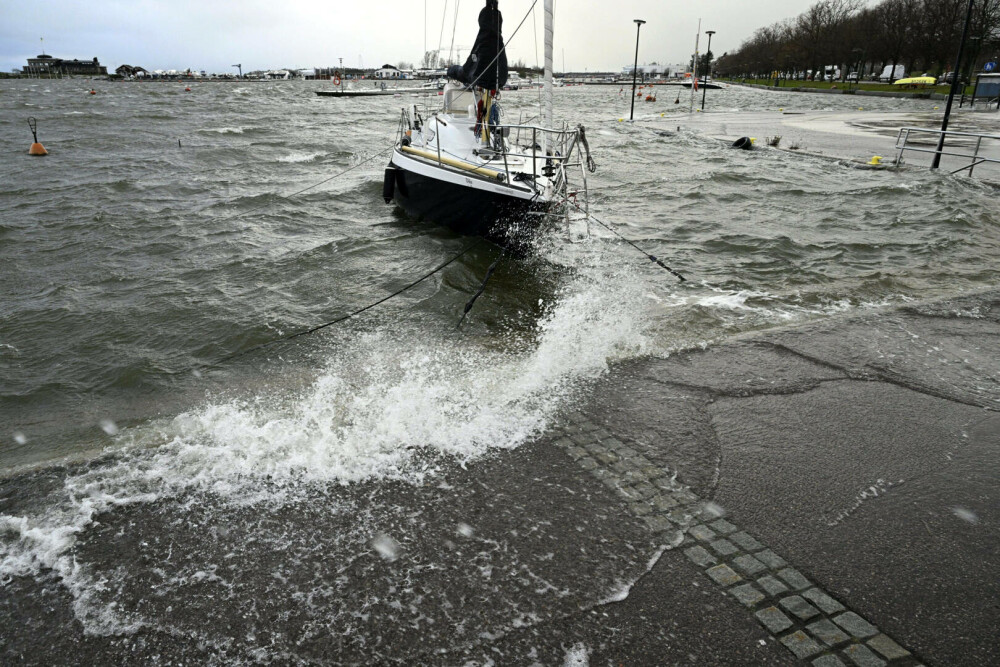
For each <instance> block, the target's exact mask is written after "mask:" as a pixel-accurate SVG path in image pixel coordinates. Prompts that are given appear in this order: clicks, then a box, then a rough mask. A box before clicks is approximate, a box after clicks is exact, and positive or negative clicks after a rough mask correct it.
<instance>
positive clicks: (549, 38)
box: [542, 0, 555, 149]
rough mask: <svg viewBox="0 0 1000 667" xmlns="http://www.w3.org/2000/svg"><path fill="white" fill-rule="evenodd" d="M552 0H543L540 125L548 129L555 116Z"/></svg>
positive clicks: (546, 135)
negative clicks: (542, 67)
mask: <svg viewBox="0 0 1000 667" xmlns="http://www.w3.org/2000/svg"><path fill="white" fill-rule="evenodd" d="M553 4H554V0H545V117H544V118H543V119H542V127H545V128H548V129H550V130H551V129H554V128H555V118H554V116H553V113H552V42H553V23H554V21H555V19H554V16H553V9H552V7H553ZM544 139H545V146H544V147H545V148H546V149H548V134H545V135H544Z"/></svg>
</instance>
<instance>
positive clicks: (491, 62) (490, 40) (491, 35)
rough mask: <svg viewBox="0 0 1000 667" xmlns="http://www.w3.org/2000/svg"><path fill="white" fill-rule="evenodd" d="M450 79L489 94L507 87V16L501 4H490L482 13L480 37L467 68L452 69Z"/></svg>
mask: <svg viewBox="0 0 1000 667" xmlns="http://www.w3.org/2000/svg"><path fill="white" fill-rule="evenodd" d="M448 78H451V79H455V80H456V81H460V82H462V83H464V84H465V85H466V86H470V85H472V84H473V83H474V84H475V85H476V86H478V87H480V88H486V89H487V90H500V89H501V88H503V87H504V85H506V83H507V52H506V50H505V49H504V43H503V16H502V15H501V14H500V10H499V9H498V8H497V0H486V6H485V7H483V10H482V11H481V12H479V35H477V36H476V43H475V44H474V45H473V46H472V53H470V54H469V58H468V59H467V60H466V61H465V64H464V65H461V66H460V65H452V66H451V67H449V68H448Z"/></svg>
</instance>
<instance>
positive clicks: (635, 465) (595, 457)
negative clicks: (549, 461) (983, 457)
mask: <svg viewBox="0 0 1000 667" xmlns="http://www.w3.org/2000/svg"><path fill="white" fill-rule="evenodd" d="M555 443H556V444H557V445H559V446H560V447H562V448H563V449H565V450H566V452H567V454H569V456H570V457H571V458H572V459H574V460H575V461H576V462H577V463H578V464H579V465H580V466H581V467H582V468H583V469H584V470H586V471H588V472H590V474H591V475H593V476H594V477H595V478H597V479H598V480H599V481H600V482H601V483H603V484H604V485H606V486H607V487H608V488H610V489H611V490H612V491H614V492H615V493H616V494H617V495H618V496H619V497H620V498H621V499H622V501H623V502H624V503H625V505H626V507H627V508H628V509H629V511H630V512H631V513H632V514H633V515H634V516H636V517H637V518H639V519H640V520H641V521H642V522H643V523H644V524H645V525H646V527H647V528H648V529H649V531H650V532H652V533H656V534H661V535H662V536H663V537H664V538H666V542H667V543H668V544H669V545H670V546H669V547H668V548H670V549H673V548H680V549H682V550H683V552H684V555H685V556H687V558H688V559H689V560H690V561H691V562H693V563H694V564H695V565H697V566H698V567H699V568H701V570H702V571H703V572H704V573H705V575H706V576H707V577H709V578H710V579H711V580H712V581H713V582H715V584H716V585H717V586H719V588H721V589H722V590H723V591H725V593H726V594H728V595H731V596H732V597H733V598H735V599H736V600H737V601H738V602H739V603H740V604H742V605H743V606H744V607H746V608H747V609H748V610H749V611H750V612H751V613H752V614H753V615H754V617H755V618H756V619H757V620H758V621H759V622H760V624H761V625H763V626H764V627H765V628H766V629H767V630H768V632H770V633H771V634H772V635H774V636H775V637H776V638H777V639H778V641H780V642H781V644H782V645H784V646H785V647H786V648H787V649H788V650H789V651H791V652H792V653H793V654H794V655H795V656H796V657H798V658H799V659H801V660H803V661H805V662H809V663H810V664H812V665H813V666H814V667H835V666H837V665H857V666H858V667H868V666H872V667H881V666H884V665H892V666H893V667H923V666H922V665H920V664H919V661H918V660H917V659H916V658H915V657H914V656H913V655H912V654H911V653H910V652H909V651H907V650H906V649H904V648H903V647H902V646H900V645H899V644H898V643H897V642H895V641H893V640H892V639H891V638H889V637H888V636H886V635H885V634H883V633H882V632H881V631H880V630H879V629H878V628H877V627H876V626H875V625H873V624H872V623H869V622H868V621H867V620H865V619H864V618H863V617H861V616H860V615H859V614H857V613H855V612H853V611H851V610H850V609H849V608H848V607H847V606H846V605H844V604H843V603H841V602H839V601H838V600H836V599H835V598H833V597H832V596H831V595H830V594H829V593H827V592H826V591H824V590H822V589H821V588H820V587H819V586H817V585H815V584H814V583H813V582H812V581H810V580H809V579H808V577H806V576H805V575H804V574H802V573H801V572H799V571H798V570H796V569H795V568H794V567H792V566H790V565H789V564H788V563H787V562H786V561H785V559H783V558H782V557H781V556H779V555H778V554H776V553H775V552H774V551H773V550H771V549H769V548H768V547H767V545H765V544H763V543H761V542H760V541H759V540H758V539H757V538H755V537H753V536H752V535H750V534H748V533H746V532H745V531H742V530H740V529H739V527H738V526H735V525H733V524H732V523H730V522H729V521H728V520H726V519H725V518H723V514H724V511H723V510H722V508H720V507H718V506H717V505H715V504H714V503H712V502H708V501H705V500H703V499H701V498H699V497H698V496H697V495H695V494H694V493H692V492H691V490H690V489H689V488H688V487H686V486H684V485H683V484H681V483H679V482H678V481H677V474H676V471H675V472H671V471H670V470H667V469H664V468H661V467H660V466H657V465H655V464H654V463H653V462H652V461H650V460H649V459H648V458H646V457H645V456H643V455H642V454H641V453H639V452H638V451H636V449H635V448H632V447H629V446H628V445H626V444H625V443H624V442H622V441H621V440H620V439H618V438H616V437H614V436H613V435H612V434H611V433H609V432H607V431H606V430H604V429H602V428H601V427H599V426H597V425H596V424H594V423H593V422H591V421H590V420H589V419H588V418H587V416H586V415H584V414H583V413H579V412H577V413H574V414H572V415H570V416H569V425H568V426H565V427H563V428H562V429H561V430H560V431H559V432H558V434H557V435H556V438H555Z"/></svg>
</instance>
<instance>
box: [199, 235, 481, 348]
mask: <svg viewBox="0 0 1000 667" xmlns="http://www.w3.org/2000/svg"><path fill="white" fill-rule="evenodd" d="M485 241H486V239H477V240H476V241H473V242H472V243H470V244H469V245H467V246H466V247H465V249H463V250H462V252H460V253H458V254H457V255H455V256H454V257H452V258H451V259H449V260H448V261H447V262H444V263H443V264H441V265H439V266H438V267H437V268H435V269H434V270H432V271H430V272H428V273H425V274H424V275H423V276H421V277H420V278H417V279H416V280H414V281H413V282H412V283H410V284H409V285H407V286H406V287H403V288H401V289H398V290H396V291H395V292H393V293H392V294H390V295H389V296H386V297H383V298H381V299H379V300H378V301H376V302H374V303H370V304H368V305H367V306H364V307H363V308H358V309H357V310H355V311H353V312H351V313H348V314H347V315H342V316H340V317H338V318H337V319H335V320H330V321H329V322H326V323H324V324H320V325H319V326H315V327H313V328H312V329H306V330H305V331H299V332H298V333H294V334H291V335H290V336H285V337H283V338H276V339H275V340H271V341H268V342H266V343H261V344H260V345H255V346H254V347H251V348H250V349H248V350H243V351H242V352H237V353H236V354H231V355H229V356H228V357H223V358H222V359H219V360H218V361H217V362H216V363H217V364H221V363H225V362H227V361H232V360H233V359H236V358H237V357H242V356H244V355H247V354H250V353H251V352H256V351H257V350H262V349H264V348H266V347H271V346H272V345H277V344H278V343H284V342H287V341H290V340H292V339H293V338H298V337H300V336H308V335H309V334H313V333H316V332H317V331H319V330H321V329H326V328H327V327H332V326H333V325H334V324H340V323H341V322H344V321H345V320H349V319H351V318H352V317H356V316H358V315H360V314H361V313H364V312H365V311H368V310H371V309H372V308H374V307H375V306H378V305H381V304H383V303H385V302H386V301H388V300H389V299H393V298H395V297H397V296H399V295H400V294H402V293H403V292H406V291H408V290H410V289H412V288H414V287H416V286H417V285H419V284H420V283H422V282H424V281H425V280H427V279H428V278H430V277H431V276H433V275H434V274H435V273H438V272H439V271H441V270H443V269H444V268H446V267H447V266H449V265H450V264H453V263H454V262H456V261H457V260H458V259H460V258H461V257H463V256H465V255H466V254H467V253H468V252H469V251H470V250H472V249H473V248H476V247H477V246H479V245H481V244H482V243H484V242H485ZM491 270H492V269H491ZM483 286H484V287H485V283H484V285H483ZM477 296H478V295H477Z"/></svg>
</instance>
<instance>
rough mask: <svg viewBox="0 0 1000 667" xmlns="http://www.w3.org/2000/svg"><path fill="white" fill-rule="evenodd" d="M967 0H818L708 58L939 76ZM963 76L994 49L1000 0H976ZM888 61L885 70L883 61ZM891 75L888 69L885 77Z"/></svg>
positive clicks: (801, 74) (781, 70)
mask: <svg viewBox="0 0 1000 667" xmlns="http://www.w3.org/2000/svg"><path fill="white" fill-rule="evenodd" d="M967 10H968V0H882V1H881V2H879V3H878V4H876V5H874V6H871V7H869V6H866V4H865V3H864V2H862V0H821V1H820V2H817V3H816V4H815V5H813V6H812V7H810V8H809V9H808V10H807V11H805V12H804V13H803V14H801V15H799V16H798V17H796V18H793V19H788V20H785V21H781V22H779V23H775V24H774V25H770V26H767V27H765V28H761V29H759V30H757V31H756V32H755V33H754V34H753V36H751V37H750V38H749V39H747V40H746V41H745V42H743V44H742V45H740V48H739V49H738V50H736V51H735V52H732V53H727V54H725V55H723V56H722V57H721V58H719V59H718V61H717V62H716V63H714V65H713V70H714V71H715V72H716V73H717V74H718V75H719V76H754V77H764V78H769V77H772V76H774V75H775V74H774V73H777V76H780V77H782V78H815V79H819V78H821V77H822V76H823V75H824V72H826V71H827V68H830V67H836V68H837V69H839V70H840V77H841V78H842V79H843V78H846V77H847V76H848V73H849V72H858V73H859V74H860V77H861V78H862V79H864V78H869V77H872V76H875V77H877V76H878V75H879V74H881V73H882V72H883V71H888V72H891V74H893V75H895V74H896V72H897V66H898V65H902V66H903V67H905V71H906V73H907V75H908V76H909V75H918V74H922V73H927V74H928V75H931V76H938V75H940V74H941V73H943V72H948V71H951V70H952V69H953V68H954V66H955V58H956V55H957V53H958V45H959V42H960V40H961V36H962V28H963V26H964V24H965V17H966V12H967ZM969 34H970V40H969V42H968V44H967V45H966V54H967V55H966V60H965V62H964V63H963V66H962V68H961V70H960V71H961V72H962V74H963V76H968V74H969V73H970V72H971V71H972V70H973V68H975V67H978V66H981V65H982V64H983V63H984V62H986V61H988V60H996V56H997V53H998V51H1000V0H975V7H974V12H973V19H972V25H971V29H970V33H969ZM887 67H891V69H890V70H886V69H885V68H887ZM892 78H893V77H892V76H890V79H892Z"/></svg>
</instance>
